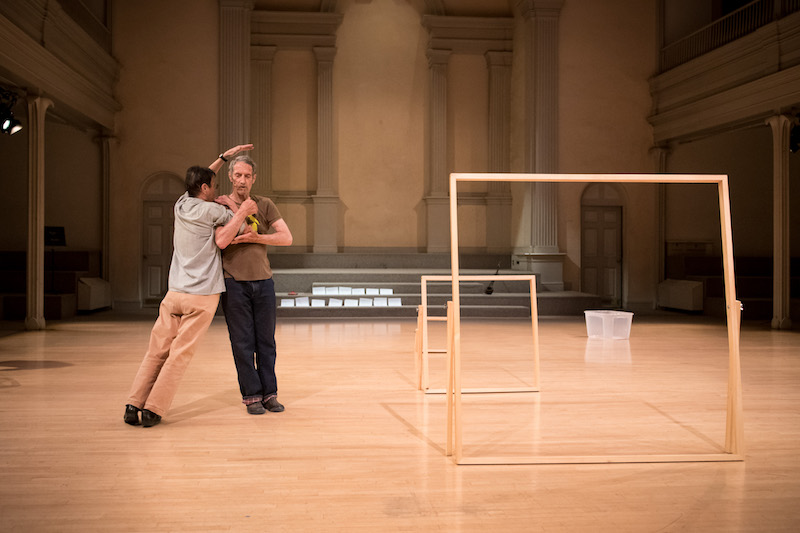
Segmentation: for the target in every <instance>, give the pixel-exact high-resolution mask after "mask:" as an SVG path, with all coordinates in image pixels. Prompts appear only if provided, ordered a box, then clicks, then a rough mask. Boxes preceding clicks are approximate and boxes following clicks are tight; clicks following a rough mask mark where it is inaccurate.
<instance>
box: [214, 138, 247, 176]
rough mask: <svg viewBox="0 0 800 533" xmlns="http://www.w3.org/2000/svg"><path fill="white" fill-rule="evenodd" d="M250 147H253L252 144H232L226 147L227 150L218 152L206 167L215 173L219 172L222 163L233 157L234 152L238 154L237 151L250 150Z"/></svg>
mask: <svg viewBox="0 0 800 533" xmlns="http://www.w3.org/2000/svg"><path fill="white" fill-rule="evenodd" d="M252 149H253V145H252V144H240V145H238V146H234V147H233V148H228V149H227V150H225V151H224V152H222V153H221V154H219V156H218V157H217V158H216V159H215V160H214V162H213V163H211V164H210V165H208V168H210V169H211V170H213V171H214V173H215V174H216V173H218V172H219V169H221V168H222V164H223V163H225V162H226V161H229V160H230V159H232V158H233V157H235V156H236V154H238V153H239V152H244V151H246V150H252ZM223 158H224V159H223Z"/></svg>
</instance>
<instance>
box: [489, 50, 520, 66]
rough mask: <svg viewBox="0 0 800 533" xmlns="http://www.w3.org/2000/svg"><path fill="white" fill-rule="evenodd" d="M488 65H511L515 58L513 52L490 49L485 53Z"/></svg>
mask: <svg viewBox="0 0 800 533" xmlns="http://www.w3.org/2000/svg"><path fill="white" fill-rule="evenodd" d="M484 57H485V58H486V66H487V67H490V68H491V67H510V66H511V62H512V60H513V59H514V53H513V52H506V51H503V50H489V51H488V52H486V53H485V54H484Z"/></svg>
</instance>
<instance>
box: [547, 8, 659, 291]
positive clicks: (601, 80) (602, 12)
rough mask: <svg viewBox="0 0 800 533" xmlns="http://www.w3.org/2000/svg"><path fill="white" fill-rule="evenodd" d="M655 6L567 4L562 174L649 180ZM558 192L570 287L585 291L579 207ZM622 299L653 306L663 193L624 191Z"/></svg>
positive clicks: (565, 189)
mask: <svg viewBox="0 0 800 533" xmlns="http://www.w3.org/2000/svg"><path fill="white" fill-rule="evenodd" d="M655 9H656V6H655V2H641V1H639V0H613V1H607V2H591V1H579V2H575V1H572V2H564V8H563V10H562V13H561V23H560V26H559V38H560V40H559V42H560V50H559V60H560V61H559V62H560V68H559V76H560V79H559V98H560V101H559V104H560V105H559V171H560V172H563V173H650V172H655V171H656V168H655V167H654V163H653V160H652V158H651V157H650V156H649V155H648V152H649V149H650V148H651V146H652V130H651V127H650V125H649V124H648V123H647V120H646V118H647V115H648V114H649V110H650V93H649V87H648V84H647V80H648V78H649V77H650V76H652V75H653V74H654V73H655V72H656V54H655V50H656V42H655V27H656V11H655ZM584 189H585V186H583V185H574V186H573V185H568V186H561V187H560V190H559V195H558V200H559V205H558V209H559V220H558V222H559V233H558V239H559V247H560V248H561V251H563V252H565V253H566V254H567V257H566V260H565V265H564V279H565V282H566V283H568V284H569V285H571V287H572V288H573V289H579V288H580V253H581V248H580V199H581V194H582V193H583V190H584ZM623 190H624V198H625V200H624V201H625V205H624V206H623V269H624V273H625V277H624V279H623V298H624V302H625V303H626V305H629V306H633V307H635V306H637V305H640V304H643V303H646V302H649V301H652V300H653V297H654V282H655V280H656V277H657V274H658V270H657V268H658V264H657V248H656V247H657V231H656V230H657V218H656V215H657V212H656V209H655V208H656V205H657V204H656V187H655V186H653V185H629V186H624V187H623Z"/></svg>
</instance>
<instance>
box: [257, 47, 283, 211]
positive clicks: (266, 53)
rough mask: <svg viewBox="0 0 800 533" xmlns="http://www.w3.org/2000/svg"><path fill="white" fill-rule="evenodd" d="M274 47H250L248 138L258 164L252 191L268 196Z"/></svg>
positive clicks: (270, 160) (270, 179)
mask: <svg viewBox="0 0 800 533" xmlns="http://www.w3.org/2000/svg"><path fill="white" fill-rule="evenodd" d="M277 50H278V47H277V46H254V47H253V48H251V56H250V58H251V67H252V68H251V72H252V87H251V94H252V96H253V100H252V106H253V120H252V122H251V123H250V140H251V142H252V143H253V145H254V147H253V159H254V160H255V161H256V164H257V165H258V179H257V180H256V182H255V183H254V184H253V189H254V192H257V193H260V194H264V195H267V196H269V195H270V194H271V193H272V64H273V60H274V58H275V52H276V51H277Z"/></svg>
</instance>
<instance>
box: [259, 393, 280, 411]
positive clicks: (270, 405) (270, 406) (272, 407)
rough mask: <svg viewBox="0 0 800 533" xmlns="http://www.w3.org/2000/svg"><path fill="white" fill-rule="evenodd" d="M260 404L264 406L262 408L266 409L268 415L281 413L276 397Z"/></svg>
mask: <svg viewBox="0 0 800 533" xmlns="http://www.w3.org/2000/svg"><path fill="white" fill-rule="evenodd" d="M262 403H263V404H264V407H265V408H266V409H267V411H269V412H270V413H280V412H281V411H283V406H282V405H281V404H280V403H278V397H277V396H272V397H270V398H269V399H268V400H266V401H264V402H262Z"/></svg>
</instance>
